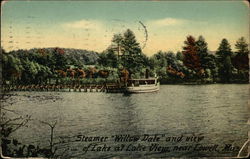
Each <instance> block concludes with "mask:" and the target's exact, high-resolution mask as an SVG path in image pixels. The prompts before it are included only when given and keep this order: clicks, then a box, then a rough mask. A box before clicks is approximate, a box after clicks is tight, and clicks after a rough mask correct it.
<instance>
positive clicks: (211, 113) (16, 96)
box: [6, 84, 249, 158]
mask: <svg viewBox="0 0 250 159" xmlns="http://www.w3.org/2000/svg"><path fill="white" fill-rule="evenodd" d="M248 86H249V85H248V84H213V85H161V86H160V91H159V92H157V93H145V94H131V95H124V94H121V93H117V94H108V93H98V92H96V93H95V92H90V93H86V92H12V93H11V94H13V96H11V98H9V99H8V100H7V101H6V103H11V105H9V106H8V109H13V110H15V111H16V112H17V113H18V114H21V115H23V116H25V115H27V114H29V115H31V117H32V119H33V120H31V121H30V122H29V123H28V124H27V126H28V127H23V128H20V129H19V130H18V131H16V132H15V133H13V134H12V136H13V137H15V138H17V139H18V140H19V141H21V142H22V143H24V144H39V145H40V146H41V147H42V146H48V145H49V140H50V127H49V126H48V125H46V124H43V123H42V122H41V121H44V122H48V123H53V122H55V121H57V124H56V127H55V130H54V131H55V132H54V135H55V136H54V138H55V140H54V141H55V142H59V141H60V142H61V143H59V144H58V145H56V147H57V148H58V151H57V153H58V154H60V153H61V154H60V155H61V156H63V157H62V158H69V157H76V158H81V157H82V158H98V157H99V158H111V157H120V158H127V157H133V158H142V157H145V158H152V157H154V158H158V157H169V156H172V157H181V156H186V157H193V156H237V154H238V151H239V148H240V147H241V146H242V145H243V144H244V142H245V141H246V140H247V138H248V136H247V133H248V130H249V127H248V126H247V120H248V118H249V108H248V106H247V103H248V98H249V91H248ZM12 115H13V114H12ZM119 134H120V135H130V136H133V135H140V137H142V136H143V135H144V134H150V135H153V134H160V137H161V138H160V141H157V142H148V141H141V140H138V141H135V142H114V137H112V136H115V135H119ZM77 135H82V136H83V135H85V136H103V137H108V138H107V140H106V141H105V142H98V144H99V145H102V146H103V145H104V144H106V146H110V147H111V148H112V149H111V150H110V151H101V152H96V151H88V152H87V153H85V151H84V150H85V149H84V147H86V146H87V145H89V144H90V143H91V142H85V141H78V139H79V136H78V137H77ZM181 136H182V139H183V140H182V141H180V142H177V141H167V140H166V138H168V137H169V138H171V137H181ZM191 136H193V137H194V136H196V137H200V138H201V139H202V140H201V141H199V142H192V141H186V140H184V139H186V138H187V137H191ZM202 137H204V138H202ZM63 141H64V143H62V142H63ZM154 143H156V144H159V145H158V146H162V147H170V151H160V149H159V151H148V149H147V150H146V151H140V150H138V151H130V150H129V148H128V147H129V145H130V144H131V146H132V145H134V146H138V144H140V145H144V146H145V147H147V148H149V147H150V146H152V144H154ZM121 144H124V145H125V146H126V148H127V150H125V149H123V150H122V151H114V150H113V148H114V147H116V146H120V145H121ZM196 144H200V145H203V146H214V145H218V147H217V148H216V151H214V150H211V151H201V150H197V149H198V147H196V150H195V151H194V146H195V145H196ZM226 144H231V145H232V147H234V148H235V149H233V148H231V150H227V151H224V150H223V149H224V147H225V145H226ZM173 146H191V149H190V150H180V149H176V150H173Z"/></svg>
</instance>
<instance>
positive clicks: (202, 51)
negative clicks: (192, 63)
mask: <svg viewBox="0 0 250 159" xmlns="http://www.w3.org/2000/svg"><path fill="white" fill-rule="evenodd" d="M196 47H197V54H198V56H199V58H200V62H201V67H202V68H204V69H207V68H208V67H209V66H208V62H209V59H208V50H207V42H206V41H205V39H204V38H203V36H199V38H198V40H197V41H196Z"/></svg>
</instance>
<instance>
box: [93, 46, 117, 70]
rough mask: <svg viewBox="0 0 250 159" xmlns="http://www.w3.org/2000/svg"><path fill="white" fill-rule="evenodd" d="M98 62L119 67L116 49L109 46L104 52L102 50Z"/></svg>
mask: <svg viewBox="0 0 250 159" xmlns="http://www.w3.org/2000/svg"><path fill="white" fill-rule="evenodd" d="M99 57H100V58H99V59H98V63H99V64H100V65H102V66H105V67H113V68H117V67H118V60H117V56H116V55H115V51H114V49H112V48H108V49H107V50H105V51H104V52H102V53H101V54H100V56H99Z"/></svg>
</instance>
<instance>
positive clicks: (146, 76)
mask: <svg viewBox="0 0 250 159" xmlns="http://www.w3.org/2000/svg"><path fill="white" fill-rule="evenodd" d="M145 78H149V69H146V73H145Z"/></svg>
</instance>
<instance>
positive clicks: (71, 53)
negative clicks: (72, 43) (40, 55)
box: [9, 48, 99, 65]
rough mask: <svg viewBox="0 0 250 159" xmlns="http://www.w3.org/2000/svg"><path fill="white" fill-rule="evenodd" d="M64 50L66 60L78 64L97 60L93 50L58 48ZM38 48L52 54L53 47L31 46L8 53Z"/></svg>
mask: <svg viewBox="0 0 250 159" xmlns="http://www.w3.org/2000/svg"><path fill="white" fill-rule="evenodd" d="M59 49H62V50H64V56H66V58H67V60H69V61H74V62H75V63H78V64H83V65H95V64H97V62H98V59H99V54H98V52H95V51H89V50H82V49H72V48H59ZM39 50H44V52H46V53H49V54H52V53H53V52H54V50H55V48H33V49H29V50H23V49H20V50H15V51H10V52H9V53H12V54H16V55H18V54H19V55H20V54H27V53H28V54H32V53H37V52H39ZM19 55H18V56H19Z"/></svg>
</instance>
